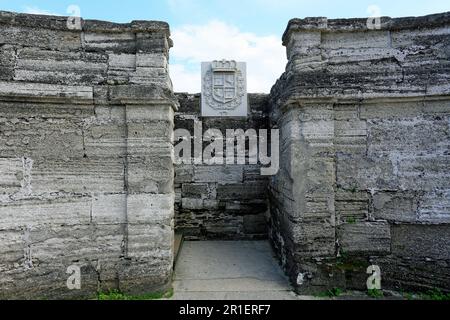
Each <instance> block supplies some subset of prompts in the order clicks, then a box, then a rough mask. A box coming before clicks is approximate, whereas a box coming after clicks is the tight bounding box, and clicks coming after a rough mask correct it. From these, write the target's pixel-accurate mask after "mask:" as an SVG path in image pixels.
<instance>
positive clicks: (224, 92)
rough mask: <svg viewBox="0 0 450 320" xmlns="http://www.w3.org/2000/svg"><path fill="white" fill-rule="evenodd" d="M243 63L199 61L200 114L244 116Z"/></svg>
mask: <svg viewBox="0 0 450 320" xmlns="http://www.w3.org/2000/svg"><path fill="white" fill-rule="evenodd" d="M246 73H247V66H246V64H245V62H236V61H228V60H221V61H213V62H202V116H204V117H247V114H248V102H247V78H246V76H247V74H246Z"/></svg>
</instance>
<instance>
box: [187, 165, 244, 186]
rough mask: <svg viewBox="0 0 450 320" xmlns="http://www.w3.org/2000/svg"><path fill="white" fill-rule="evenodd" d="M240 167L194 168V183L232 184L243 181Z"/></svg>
mask: <svg viewBox="0 0 450 320" xmlns="http://www.w3.org/2000/svg"><path fill="white" fill-rule="evenodd" d="M243 175H244V173H243V167H242V166H196V167H195V168H194V181H195V182H209V183H219V184H233V183H240V182H242V181H243V179H244V177H243Z"/></svg>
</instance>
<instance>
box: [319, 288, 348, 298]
mask: <svg viewBox="0 0 450 320" xmlns="http://www.w3.org/2000/svg"><path fill="white" fill-rule="evenodd" d="M343 293H344V290H342V289H340V288H333V289H330V290H327V291H325V292H322V293H319V294H318V295H316V297H318V298H336V297H339V296H341V295H342V294H343Z"/></svg>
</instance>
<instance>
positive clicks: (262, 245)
mask: <svg viewBox="0 0 450 320" xmlns="http://www.w3.org/2000/svg"><path fill="white" fill-rule="evenodd" d="M173 286H174V297H173V299H175V300H176V299H180V300H181V299H182V300H298V299H302V298H301V297H298V296H296V295H295V294H294V293H293V292H292V291H291V288H290V286H289V282H288V280H287V278H286V277H285V276H284V274H283V272H282V270H281V269H280V267H279V266H278V263H277V261H276V260H275V258H274V257H273V252H272V249H271V247H270V244H269V243H268V242H267V241H228V242H227V241H200V242H188V241H187V242H184V244H183V247H182V249H181V252H180V255H179V257H178V261H177V264H176V267H175V275H174V283H173ZM304 298H306V297H304ZM309 298H311V297H309Z"/></svg>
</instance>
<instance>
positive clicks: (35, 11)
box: [24, 6, 60, 16]
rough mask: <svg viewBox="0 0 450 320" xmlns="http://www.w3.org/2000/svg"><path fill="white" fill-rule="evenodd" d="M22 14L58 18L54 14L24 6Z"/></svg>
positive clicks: (56, 14)
mask: <svg viewBox="0 0 450 320" xmlns="http://www.w3.org/2000/svg"><path fill="white" fill-rule="evenodd" d="M24 12H25V13H29V14H41V15H47V16H59V15H60V14H58V13H55V12H51V11H48V10H43V9H39V8H38V7H35V6H25V8H24Z"/></svg>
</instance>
